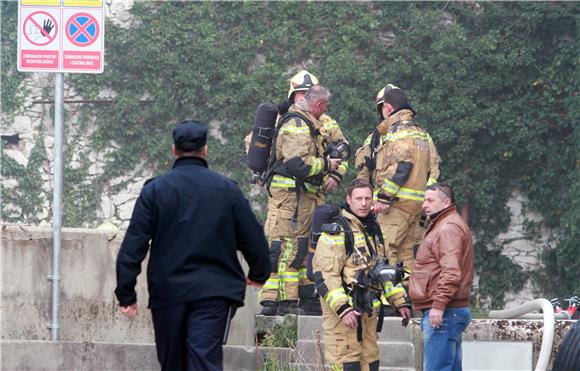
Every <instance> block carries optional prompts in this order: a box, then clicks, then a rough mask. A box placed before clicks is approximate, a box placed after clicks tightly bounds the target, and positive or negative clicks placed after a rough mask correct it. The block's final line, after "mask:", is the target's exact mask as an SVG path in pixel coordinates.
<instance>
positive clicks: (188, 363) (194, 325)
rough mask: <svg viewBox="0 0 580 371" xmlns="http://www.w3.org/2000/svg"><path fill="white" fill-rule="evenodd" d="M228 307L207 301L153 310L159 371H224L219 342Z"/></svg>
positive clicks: (216, 300) (225, 302)
mask: <svg viewBox="0 0 580 371" xmlns="http://www.w3.org/2000/svg"><path fill="white" fill-rule="evenodd" d="M229 307H230V303H229V302H228V300H226V299H224V298H207V299H201V300H195V301H192V302H189V303H185V304H177V305H172V306H169V307H163V308H159V309H152V310H151V313H152V314H153V326H154V328H155V345H156V348H157V359H158V360H159V363H160V364H161V370H162V371H200V370H208V371H214V370H215V371H217V370H223V350H222V341H223V337H224V332H225V327H226V322H227V321H226V319H227V316H228V309H229Z"/></svg>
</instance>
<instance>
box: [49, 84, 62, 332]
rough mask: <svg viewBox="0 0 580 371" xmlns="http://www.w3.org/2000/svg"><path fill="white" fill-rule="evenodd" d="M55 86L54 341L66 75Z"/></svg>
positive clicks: (57, 323) (57, 289)
mask: <svg viewBox="0 0 580 371" xmlns="http://www.w3.org/2000/svg"><path fill="white" fill-rule="evenodd" d="M55 77H56V79H55V84H54V185H53V190H52V195H53V196H52V241H53V246H52V273H51V274H50V276H49V279H50V280H52V320H51V323H50V326H49V327H50V332H51V335H52V341H57V340H59V327H60V326H59V304H60V285H59V283H60V282H59V281H60V248H61V227H62V178H63V170H64V161H63V153H64V151H63V149H64V123H63V117H64V73H62V72H61V73H57V74H56V75H55Z"/></svg>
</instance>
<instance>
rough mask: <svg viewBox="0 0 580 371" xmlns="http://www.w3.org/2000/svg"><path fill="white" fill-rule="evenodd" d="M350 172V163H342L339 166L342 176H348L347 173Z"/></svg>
mask: <svg viewBox="0 0 580 371" xmlns="http://www.w3.org/2000/svg"><path fill="white" fill-rule="evenodd" d="M347 171H348V162H342V163H341V164H340V165H338V172H339V173H340V174H342V175H344V174H346V172H347Z"/></svg>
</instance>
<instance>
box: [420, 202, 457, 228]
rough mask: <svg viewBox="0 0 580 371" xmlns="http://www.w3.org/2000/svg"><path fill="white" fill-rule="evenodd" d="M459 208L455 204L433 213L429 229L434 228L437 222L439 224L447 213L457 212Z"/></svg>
mask: <svg viewBox="0 0 580 371" xmlns="http://www.w3.org/2000/svg"><path fill="white" fill-rule="evenodd" d="M456 212H457V209H456V207H455V204H453V205H451V206H449V207H448V208H446V209H443V210H441V211H439V212H437V213H435V214H433V215H432V216H431V217H430V218H429V226H428V228H427V229H432V228H433V227H434V226H435V224H437V222H439V221H440V220H441V219H443V218H445V217H446V216H447V215H449V214H451V213H456Z"/></svg>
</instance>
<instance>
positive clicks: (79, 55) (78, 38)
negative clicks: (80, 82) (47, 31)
mask: <svg viewBox="0 0 580 371" xmlns="http://www.w3.org/2000/svg"><path fill="white" fill-rule="evenodd" d="M62 16H63V17H62V19H63V21H64V22H65V27H64V34H65V37H63V63H64V68H65V69H66V70H68V71H77V72H88V71H96V72H102V70H103V50H104V38H103V36H102V27H101V26H102V24H103V18H104V16H103V9H102V8H99V9H83V11H79V9H76V8H64V9H63V11H62Z"/></svg>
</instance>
